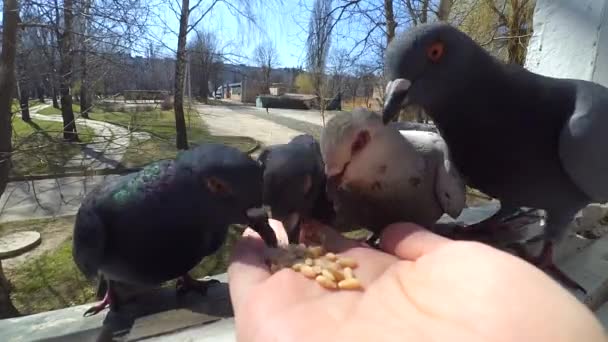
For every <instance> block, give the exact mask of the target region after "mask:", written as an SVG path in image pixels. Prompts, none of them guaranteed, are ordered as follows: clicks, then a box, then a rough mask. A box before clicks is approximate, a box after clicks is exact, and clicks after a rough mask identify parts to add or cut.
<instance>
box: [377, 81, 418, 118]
mask: <svg viewBox="0 0 608 342" xmlns="http://www.w3.org/2000/svg"><path fill="white" fill-rule="evenodd" d="M411 85H412V82H410V81H409V80H406V79H405V78H397V79H395V80H392V81H390V82H388V84H387V85H386V95H385V101H384V109H383V110H382V122H384V124H387V123H389V122H390V121H391V120H392V119H394V118H395V116H397V114H399V110H400V109H401V105H402V104H403V101H404V100H405V98H406V97H407V91H408V90H409V88H410V86H411Z"/></svg>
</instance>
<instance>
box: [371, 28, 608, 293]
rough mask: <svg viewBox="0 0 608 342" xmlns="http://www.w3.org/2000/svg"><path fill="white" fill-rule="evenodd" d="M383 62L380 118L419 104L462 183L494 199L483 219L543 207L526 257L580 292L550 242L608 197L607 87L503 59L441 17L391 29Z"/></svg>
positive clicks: (492, 223) (493, 223)
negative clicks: (540, 240)
mask: <svg viewBox="0 0 608 342" xmlns="http://www.w3.org/2000/svg"><path fill="white" fill-rule="evenodd" d="M385 62H386V63H385V64H386V67H387V70H386V72H387V76H388V79H389V80H390V82H389V84H388V85H387V97H386V102H385V108H384V112H383V117H384V122H385V123H386V122H389V121H390V120H391V119H392V118H394V117H395V116H396V115H397V113H398V112H399V108H400V107H401V106H402V105H409V104H415V105H419V106H421V107H422V108H424V110H425V112H426V113H427V114H428V115H429V116H431V117H432V119H433V122H434V124H435V125H437V128H438V129H439V132H440V133H441V135H442V136H443V138H444V139H445V141H446V143H447V145H448V147H449V149H450V153H451V158H452V160H453V162H454V164H455V166H456V168H457V169H458V170H459V171H460V172H461V173H462V175H463V177H464V179H465V181H466V182H467V184H468V185H470V186H472V187H474V188H477V189H479V190H481V191H483V192H484V193H486V194H488V195H490V196H492V197H494V198H497V199H499V200H500V202H501V209H500V211H499V212H498V213H497V214H496V215H495V216H494V217H492V218H490V219H489V221H488V222H486V223H488V225H486V226H494V227H496V226H497V223H498V222H499V221H500V220H501V219H502V218H504V217H507V216H509V215H511V214H512V213H513V212H515V211H517V210H518V208H520V207H529V208H537V209H543V210H545V212H546V227H545V234H544V241H545V243H544V248H543V249H542V252H541V254H540V256H538V257H533V258H532V257H529V256H528V257H527V258H528V259H529V260H531V261H532V262H534V263H535V264H536V265H538V266H540V267H542V268H544V269H546V270H548V271H551V272H552V273H554V275H556V276H557V277H559V278H560V279H561V280H563V281H565V282H566V283H567V284H568V285H570V286H574V287H576V288H578V289H580V290H583V291H584V289H582V288H581V287H580V286H579V285H578V284H576V283H575V282H574V281H572V280H571V279H570V278H569V277H567V276H566V275H565V274H563V273H562V272H561V271H560V270H559V269H558V268H557V267H555V265H554V263H553V246H554V244H555V243H556V242H558V241H559V240H560V239H561V238H562V237H563V236H564V234H565V232H566V231H567V229H568V227H569V224H570V223H571V221H572V220H573V218H574V216H575V214H576V213H577V212H578V211H579V210H581V209H582V208H584V207H585V206H586V205H588V204H589V203H593V202H605V201H607V200H608V158H606V156H607V154H606V146H608V134H606V132H608V89H607V88H605V87H603V86H601V85H598V84H596V83H593V82H588V81H583V80H574V79H558V78H552V77H545V76H542V75H539V74H535V73H532V72H530V71H528V70H526V69H524V68H522V67H521V66H518V65H507V64H504V63H502V62H500V61H499V60H497V59H495V58H494V57H492V56H491V55H490V54H488V53H487V52H486V51H485V50H484V49H482V48H481V47H480V46H479V45H478V44H477V43H475V42H474V41H473V40H472V39H471V38H470V37H468V36H467V35H466V34H464V33H463V32H461V31H459V30H457V29H456V28H454V27H452V26H450V25H448V24H445V23H434V24H426V25H420V26H418V27H416V28H414V29H411V30H410V31H408V32H406V33H404V34H402V35H401V36H399V37H397V38H396V39H394V40H393V41H392V42H391V43H390V45H389V47H388V48H387V51H386V61H385Z"/></svg>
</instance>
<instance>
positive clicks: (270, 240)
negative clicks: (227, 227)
mask: <svg viewBox="0 0 608 342" xmlns="http://www.w3.org/2000/svg"><path fill="white" fill-rule="evenodd" d="M246 215H247V218H248V220H249V226H250V227H251V228H252V229H253V230H255V231H256V232H257V233H258V234H260V236H261V237H262V239H263V240H264V242H265V243H266V245H268V247H272V248H276V247H277V246H278V240H277V236H276V234H275V233H274V230H273V229H272V227H270V224H269V223H268V209H267V208H266V207H255V208H250V209H247V212H246Z"/></svg>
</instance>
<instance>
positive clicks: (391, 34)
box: [384, 0, 397, 44]
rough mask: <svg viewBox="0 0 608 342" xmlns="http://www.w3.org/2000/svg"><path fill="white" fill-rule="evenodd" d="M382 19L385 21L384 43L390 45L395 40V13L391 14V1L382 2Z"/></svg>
mask: <svg viewBox="0 0 608 342" xmlns="http://www.w3.org/2000/svg"><path fill="white" fill-rule="evenodd" d="M384 17H385V19H386V43H387V44H388V43H390V42H391V40H393V38H395V28H396V27H397V23H396V22H395V13H394V12H393V0H384Z"/></svg>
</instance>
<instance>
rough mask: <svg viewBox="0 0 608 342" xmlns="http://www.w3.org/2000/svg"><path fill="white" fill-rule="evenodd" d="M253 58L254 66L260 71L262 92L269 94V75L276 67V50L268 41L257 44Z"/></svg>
mask: <svg viewBox="0 0 608 342" xmlns="http://www.w3.org/2000/svg"><path fill="white" fill-rule="evenodd" d="M253 58H254V60H255V62H256V64H257V65H258V66H259V67H260V68H261V69H262V82H263V83H264V92H265V93H269V92H270V73H271V72H272V69H273V68H276V67H277V64H278V59H279V54H278V52H277V49H276V48H275V47H274V45H273V44H272V43H271V42H270V41H266V42H263V43H261V44H259V45H258V46H257V47H256V48H255V50H253Z"/></svg>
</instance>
